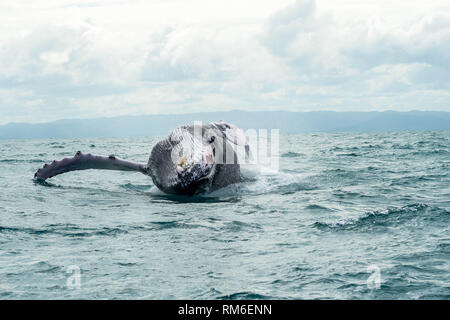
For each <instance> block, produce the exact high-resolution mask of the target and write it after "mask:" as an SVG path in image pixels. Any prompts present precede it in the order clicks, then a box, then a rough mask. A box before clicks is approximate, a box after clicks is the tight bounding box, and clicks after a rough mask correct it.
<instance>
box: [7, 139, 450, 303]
mask: <svg viewBox="0 0 450 320" xmlns="http://www.w3.org/2000/svg"><path fill="white" fill-rule="evenodd" d="M157 140H158V138H156V137H150V138H136V139H73V140H70V139H58V140H56V139H54V140H20V141H17V142H11V141H7V142H1V141H0V179H1V181H2V188H1V189H0V245H1V247H2V259H0V278H1V279H2V281H1V285H0V296H1V297H2V298H4V299H54V298H67V299H112V298H125V299H128V298H131V299H132V298H151V299H178V298H181V299H267V298H271V299H283V298H286V299H316V298H317V299H332V298H334V299H336V298H337V299H399V298H401V299H449V297H450V294H449V292H448V283H449V282H450V273H449V272H448V271H449V270H450V262H449V261H450V238H449V231H450V230H449V225H450V201H449V199H450V192H449V190H450V176H449V174H448V168H449V165H450V132H409V133H407V132H404V133H393V132H392V133H360V134H345V133H333V134H304V135H290V136H282V137H281V139H280V155H281V156H280V158H279V165H280V168H279V170H274V168H273V167H272V168H269V167H258V166H248V167H247V166H242V174H243V181H242V182H241V183H238V184H234V185H230V186H228V187H226V188H223V189H220V190H217V191H215V192H212V193H210V194H206V195H200V196H195V197H183V196H174V195H167V194H164V193H163V192H161V191H160V190H158V189H157V188H156V187H155V186H154V185H153V183H152V180H151V179H150V178H149V177H147V176H144V175H141V174H139V173H128V172H111V171H91V170H87V171H77V172H72V173H68V174H64V175H60V176H57V177H55V178H52V179H50V180H48V181H47V182H38V181H33V180H32V177H33V174H34V172H35V171H36V170H37V168H38V167H40V164H41V163H44V162H49V161H52V160H54V159H59V158H61V157H65V156H66V155H73V154H74V153H75V152H76V151H77V150H89V149H94V148H95V153H98V154H106V155H107V154H111V153H114V154H118V155H120V156H121V157H123V158H129V159H131V160H136V161H147V159H148V153H149V152H150V150H151V147H152V146H153V145H154V144H155V143H156V141H157ZM69 266H78V267H79V268H80V270H81V275H82V281H81V288H80V289H79V290H73V289H70V288H68V287H67V277H68V272H67V270H68V267H69ZM369 266H375V267H376V268H378V269H379V271H380V274H381V284H380V287H379V288H378V289H376V288H375V289H374V288H370V287H368V285H367V280H368V278H369V277H370V275H371V274H372V271H368V267H369ZM370 270H374V269H370Z"/></svg>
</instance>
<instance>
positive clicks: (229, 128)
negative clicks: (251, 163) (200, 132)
mask: <svg viewBox="0 0 450 320" xmlns="http://www.w3.org/2000/svg"><path fill="white" fill-rule="evenodd" d="M211 124H212V126H213V127H215V128H217V129H219V130H220V131H221V132H222V133H223V135H224V136H225V138H226V139H227V140H228V141H230V142H232V143H234V144H235V145H238V146H244V147H245V156H246V160H247V161H248V160H250V159H253V156H252V154H251V151H250V146H249V144H248V141H247V138H246V137H245V134H244V132H243V131H242V130H241V129H239V128H238V127H236V126H235V125H234V124H232V123H228V122H224V121H219V122H212V123H211Z"/></svg>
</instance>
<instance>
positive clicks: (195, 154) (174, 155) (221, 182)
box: [34, 121, 250, 195]
mask: <svg viewBox="0 0 450 320" xmlns="http://www.w3.org/2000/svg"><path fill="white" fill-rule="evenodd" d="M233 145H237V146H243V147H244V148H245V153H246V156H247V157H248V156H249V152H250V151H249V146H248V144H247V141H246V137H245V135H244V133H243V132H242V130H241V129H239V128H238V127H236V126H235V125H233V124H230V123H226V122H223V121H220V122H212V123H209V124H207V125H201V124H194V125H185V126H180V127H178V128H176V129H174V130H173V131H171V132H170V133H169V135H168V137H167V138H166V139H163V140H161V141H159V142H158V143H157V144H156V145H155V146H154V147H153V149H152V151H151V153H150V157H149V159H148V162H147V163H138V162H132V161H127V160H123V159H120V158H117V157H115V156H113V155H111V156H99V155H93V154H85V153H82V152H80V151H78V152H77V153H76V154H75V155H74V156H73V157H72V158H64V159H62V160H60V161H53V162H52V163H50V164H44V166H43V167H42V168H41V169H39V170H38V171H37V172H36V173H35V174H34V179H36V180H41V181H42V180H44V181H45V180H46V179H49V178H52V177H54V176H56V175H59V174H62V173H66V172H70V171H76V170H87V169H104V170H121V171H138V172H141V173H143V174H146V175H149V176H150V177H151V178H152V180H153V183H154V184H155V185H156V186H157V187H158V188H159V189H160V190H162V191H163V192H166V193H170V194H179V195H195V194H200V193H206V192H211V191H214V190H217V189H219V188H222V187H225V186H227V185H230V184H233V183H237V182H239V181H241V174H240V166H239V162H238V159H237V158H238V157H237V153H236V150H235V149H234V148H233Z"/></svg>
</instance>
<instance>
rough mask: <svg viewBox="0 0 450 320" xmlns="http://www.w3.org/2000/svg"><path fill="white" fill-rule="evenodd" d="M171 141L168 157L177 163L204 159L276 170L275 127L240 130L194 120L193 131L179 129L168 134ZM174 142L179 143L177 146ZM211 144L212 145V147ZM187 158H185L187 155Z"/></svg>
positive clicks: (229, 126)
mask: <svg viewBox="0 0 450 320" xmlns="http://www.w3.org/2000/svg"><path fill="white" fill-rule="evenodd" d="M170 140H171V141H172V142H173V143H174V148H173V149H172V151H171V157H172V160H173V162H174V163H179V164H181V166H183V165H185V164H186V163H189V162H190V160H191V161H194V162H200V161H202V160H203V161H205V159H206V162H208V163H212V161H214V163H215V164H235V163H236V162H238V163H239V164H249V165H258V166H261V167H265V168H270V169H271V170H272V171H275V172H278V170H279V149H280V131H279V129H270V130H268V129H258V130H256V129H247V130H245V131H244V130H242V129H240V128H237V127H235V126H234V125H232V124H228V123H225V122H217V123H212V124H210V125H206V126H203V124H202V122H201V121H195V122H194V126H193V135H186V134H185V133H184V132H183V131H182V130H175V131H173V132H172V133H171V134H170ZM184 140H188V141H187V143H186V141H184ZM177 144H180V145H181V146H182V147H179V148H177V147H176V146H177ZM212 146H214V147H212ZM188 158H189V159H188Z"/></svg>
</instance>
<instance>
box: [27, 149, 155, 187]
mask: <svg viewBox="0 0 450 320" xmlns="http://www.w3.org/2000/svg"><path fill="white" fill-rule="evenodd" d="M87 169H104V170H120V171H139V172H142V173H144V174H148V173H149V172H148V171H149V170H148V167H147V165H146V164H143V163H137V162H131V161H126V160H122V159H119V158H116V157H115V156H109V157H103V156H96V155H92V154H89V153H88V154H83V153H81V152H80V151H78V152H77V153H76V154H75V156H73V157H72V158H65V159H62V160H60V161H53V162H52V163H50V164H44V167H43V168H41V169H39V170H38V171H37V172H36V173H35V174H34V178H35V179H38V180H46V179H48V178H51V177H54V176H56V175H58V174H61V173H65V172H69V171H76V170H87Z"/></svg>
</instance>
